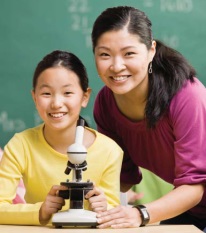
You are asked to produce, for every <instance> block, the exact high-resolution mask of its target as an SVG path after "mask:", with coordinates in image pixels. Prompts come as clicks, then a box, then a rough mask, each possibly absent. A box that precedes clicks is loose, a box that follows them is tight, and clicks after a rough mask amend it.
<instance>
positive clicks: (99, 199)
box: [85, 187, 107, 213]
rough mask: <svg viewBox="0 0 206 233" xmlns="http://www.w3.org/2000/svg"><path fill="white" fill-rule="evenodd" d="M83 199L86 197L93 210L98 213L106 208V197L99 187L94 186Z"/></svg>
mask: <svg viewBox="0 0 206 233" xmlns="http://www.w3.org/2000/svg"><path fill="white" fill-rule="evenodd" d="M85 199H88V201H89V204H90V207H91V209H92V210H93V211H94V212H96V213H100V212H103V211H106V210H107V199H106V196H105V194H104V192H103V191H102V190H101V189H99V188H97V187H94V188H93V189H92V190H90V191H89V192H88V193H87V194H86V195H85Z"/></svg>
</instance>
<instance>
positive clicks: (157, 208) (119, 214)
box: [97, 184, 204, 228]
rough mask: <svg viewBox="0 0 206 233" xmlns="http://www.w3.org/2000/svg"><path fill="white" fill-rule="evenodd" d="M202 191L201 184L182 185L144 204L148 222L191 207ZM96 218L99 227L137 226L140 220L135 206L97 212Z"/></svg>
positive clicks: (167, 217)
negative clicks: (148, 218)
mask: <svg viewBox="0 0 206 233" xmlns="http://www.w3.org/2000/svg"><path fill="white" fill-rule="evenodd" d="M203 192H204V185H203V184H195V185H182V186H180V187H177V188H176V189H174V190H172V191H171V192H169V193H168V194H166V195H165V196H163V197H161V198H160V199H158V200H156V201H153V202H151V203H148V204H145V206H146V208H147V211H148V213H149V215H150V221H149V223H155V222H159V221H162V220H165V219H169V218H172V217H174V216H177V215H179V214H181V213H183V212H185V211H187V210H189V209H191V208H192V207H194V206H195V205H197V204H198V203H199V202H200V200H201V198H202V195H203ZM97 218H98V223H99V224H100V225H99V226H98V227H99V228H107V227H112V228H126V227H139V226H140V224H141V221H142V220H141V216H140V213H139V211H138V210H137V209H136V208H131V207H123V206H118V207H116V208H114V209H111V210H109V211H106V212H104V213H101V214H98V215H97Z"/></svg>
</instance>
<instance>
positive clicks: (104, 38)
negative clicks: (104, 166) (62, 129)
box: [92, 6, 206, 230]
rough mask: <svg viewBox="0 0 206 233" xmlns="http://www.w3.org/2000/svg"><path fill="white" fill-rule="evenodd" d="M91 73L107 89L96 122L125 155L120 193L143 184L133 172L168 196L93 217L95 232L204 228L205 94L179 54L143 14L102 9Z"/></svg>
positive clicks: (98, 102)
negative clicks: (150, 176) (164, 186)
mask: <svg viewBox="0 0 206 233" xmlns="http://www.w3.org/2000/svg"><path fill="white" fill-rule="evenodd" d="M92 42H93V51H94V56H95V61H96V66H97V71H98V74H99V76H100V77H101V79H102V81H103V82H104V83H105V86H104V87H103V89H102V90H101V91H100V92H99V94H98V96H97V98H96V102H95V106H94V118H95V120H96V123H97V126H98V130H99V131H100V132H102V133H104V134H106V135H107V136H109V137H111V138H112V139H114V140H115V141H116V142H117V143H118V144H119V145H120V146H121V148H122V149H123V151H124V159H123V164H122V169H121V190H122V191H127V190H128V189H129V188H130V187H131V186H132V185H133V184H136V183H139V182H140V181H141V179H142V177H141V173H140V170H139V168H138V167H139V166H140V167H143V168H145V169H147V170H149V171H151V172H153V173H155V174H156V175H158V176H159V177H161V178H162V179H164V180H165V181H167V182H168V183H171V184H173V185H174V187H175V188H174V190H172V191H171V192H169V193H168V194H166V195H164V196H163V197H161V198H160V199H158V200H155V201H153V202H150V203H146V204H145V205H144V206H143V205H141V206H136V207H135V208H129V207H121V206H119V207H117V208H114V209H112V210H109V211H106V212H104V213H102V214H99V215H98V217H99V223H100V226H99V227H100V228H104V227H110V226H112V227H114V228H121V227H138V226H140V225H141V226H144V225H146V224H147V223H154V222H158V221H162V220H167V221H163V222H162V223H167V224H193V225H196V226H197V227H199V228H200V229H202V230H203V229H204V228H205V227H206V189H205V184H206V166H205V156H206V143H205V140H206V89H205V87H204V86H203V84H202V83H201V82H200V81H199V80H198V79H197V78H196V77H195V75H196V73H195V70H194V69H193V68H192V67H191V66H190V65H189V64H188V62H187V61H186V59H185V58H184V57H183V56H182V55H181V54H180V53H179V52H177V51H175V50H174V49H172V48H169V47H167V46H166V45H164V44H163V43H161V42H160V41H157V40H156V41H155V40H154V38H153V35H152V23H151V21H150V20H149V19H148V17H147V16H146V15H145V13H144V12H142V11H140V10H138V9H135V8H133V7H129V6H125V7H124V6H120V7H113V8H108V9H106V10H105V11H104V12H102V14H100V16H99V17H98V18H97V19H96V21H95V23H94V26H93V31H92Z"/></svg>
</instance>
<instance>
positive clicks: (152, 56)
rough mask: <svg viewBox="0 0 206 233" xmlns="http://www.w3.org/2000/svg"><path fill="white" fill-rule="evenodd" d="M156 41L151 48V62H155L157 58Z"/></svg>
mask: <svg viewBox="0 0 206 233" xmlns="http://www.w3.org/2000/svg"><path fill="white" fill-rule="evenodd" d="M156 44H157V43H156V41H155V40H153V41H152V46H151V48H150V60H151V61H152V60H153V58H154V56H155V53H156Z"/></svg>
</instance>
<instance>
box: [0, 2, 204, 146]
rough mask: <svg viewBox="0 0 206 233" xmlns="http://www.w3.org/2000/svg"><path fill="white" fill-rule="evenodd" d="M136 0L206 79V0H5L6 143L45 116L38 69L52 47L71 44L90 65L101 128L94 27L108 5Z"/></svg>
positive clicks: (0, 35)
mask: <svg viewBox="0 0 206 233" xmlns="http://www.w3.org/2000/svg"><path fill="white" fill-rule="evenodd" d="M116 5H131V6H135V7H138V8H140V9H141V10H143V11H145V12H146V13H147V14H148V16H149V17H150V19H151V20H152V22H153V32H154V38H158V39H161V40H163V41H164V42H165V43H167V44H168V45H170V46H172V47H173V48H175V49H177V50H179V51H180V52H182V53H183V54H184V55H185V56H186V57H187V59H188V60H189V61H190V62H191V63H192V64H193V66H194V67H195V68H196V69H197V71H198V77H199V79H200V80H201V81H202V82H203V83H204V84H206V75H205V73H203V71H204V70H203V69H204V68H205V67H206V59H205V58H204V56H205V54H206V46H205V41H206V29H205V28H206V27H205V24H206V14H205V9H206V1H205V0H113V1H111V0H102V1H100V0H1V1H0V52H1V55H0V147H3V146H4V145H5V144H6V143H7V141H8V140H9V139H10V138H11V137H12V136H13V134H14V133H15V132H19V131H22V130H24V129H25V128H28V127H33V126H35V125H37V124H39V123H40V122H41V121H40V119H39V117H38V114H37V112H36V110H35V107H34V104H33V102H32V98H31V94H30V90H31V87H32V74H33V71H34V69H35V66H36V64H37V63H38V62H39V61H40V59H41V58H42V57H43V56H44V55H45V54H47V53H49V52H51V51H52V50H56V49H62V50H69V51H71V52H73V53H75V54H76V55H78V56H79V57H80V58H81V59H82V61H83V62H84V64H85V65H86V67H87V70H88V74H89V78H90V86H91V87H92V88H93V94H92V96H91V101H90V104H89V106H88V108H87V109H86V110H84V111H83V112H82V115H83V116H84V117H85V118H86V119H87V120H88V122H89V123H90V125H91V126H92V127H94V128H95V124H94V121H93V117H92V108H93V102H94V98H95V96H96V94H97V92H98V90H99V89H100V88H101V87H102V85H103V84H102V82H101V81H100V79H99V77H98V75H97V72H96V70H95V64H94V59H93V54H92V48H91V41H90V33H91V28H92V24H93V22H94V20H95V18H96V17H97V15H99V13H100V12H101V11H102V10H104V9H105V8H107V7H111V6H116Z"/></svg>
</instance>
